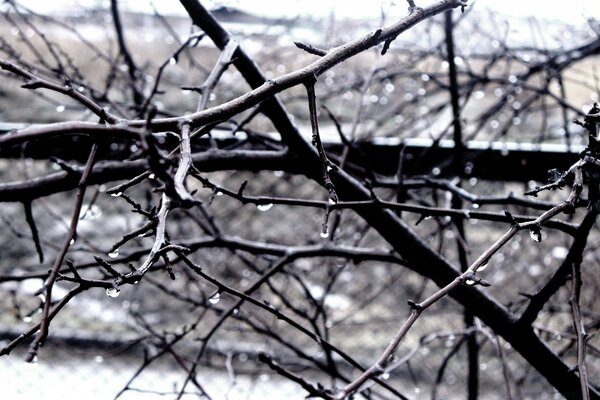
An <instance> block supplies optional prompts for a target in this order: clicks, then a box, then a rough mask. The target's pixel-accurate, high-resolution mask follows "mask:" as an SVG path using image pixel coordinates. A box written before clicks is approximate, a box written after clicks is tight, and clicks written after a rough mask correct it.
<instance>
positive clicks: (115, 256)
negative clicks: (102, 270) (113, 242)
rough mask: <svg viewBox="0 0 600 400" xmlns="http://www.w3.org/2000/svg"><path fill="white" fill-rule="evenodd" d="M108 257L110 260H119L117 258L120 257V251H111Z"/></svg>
mask: <svg viewBox="0 0 600 400" xmlns="http://www.w3.org/2000/svg"><path fill="white" fill-rule="evenodd" d="M108 256H109V257H110V258H117V257H119V249H114V250H113V251H111V252H110V253H108Z"/></svg>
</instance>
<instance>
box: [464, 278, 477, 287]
mask: <svg viewBox="0 0 600 400" xmlns="http://www.w3.org/2000/svg"><path fill="white" fill-rule="evenodd" d="M474 284H475V281H474V280H473V279H467V280H466V281H465V285H467V286H473V285H474Z"/></svg>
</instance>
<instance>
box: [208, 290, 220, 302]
mask: <svg viewBox="0 0 600 400" xmlns="http://www.w3.org/2000/svg"><path fill="white" fill-rule="evenodd" d="M219 301H221V293H219V292H217V293H215V294H214V295H212V296H211V297H210V298H209V299H208V302H209V303H210V304H217V303H219Z"/></svg>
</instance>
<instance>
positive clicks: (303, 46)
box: [294, 42, 327, 57]
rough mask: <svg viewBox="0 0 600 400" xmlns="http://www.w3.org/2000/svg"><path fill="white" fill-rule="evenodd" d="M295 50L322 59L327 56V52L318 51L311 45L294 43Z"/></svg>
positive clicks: (318, 49)
mask: <svg viewBox="0 0 600 400" xmlns="http://www.w3.org/2000/svg"><path fill="white" fill-rule="evenodd" d="M294 44H295V45H296V47H297V48H299V49H301V50H304V51H306V52H307V53H310V54H314V55H316V56H320V57H323V56H324V55H326V54H327V50H323V49H320V48H318V47H315V46H313V45H311V44H306V43H302V42H294Z"/></svg>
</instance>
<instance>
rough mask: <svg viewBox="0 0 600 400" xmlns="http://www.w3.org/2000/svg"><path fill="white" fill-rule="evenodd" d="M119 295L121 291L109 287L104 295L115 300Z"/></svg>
mask: <svg viewBox="0 0 600 400" xmlns="http://www.w3.org/2000/svg"><path fill="white" fill-rule="evenodd" d="M120 294H121V289H119V288H118V287H111V288H108V289H106V295H107V296H108V297H112V298H115V297H119V295H120Z"/></svg>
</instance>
